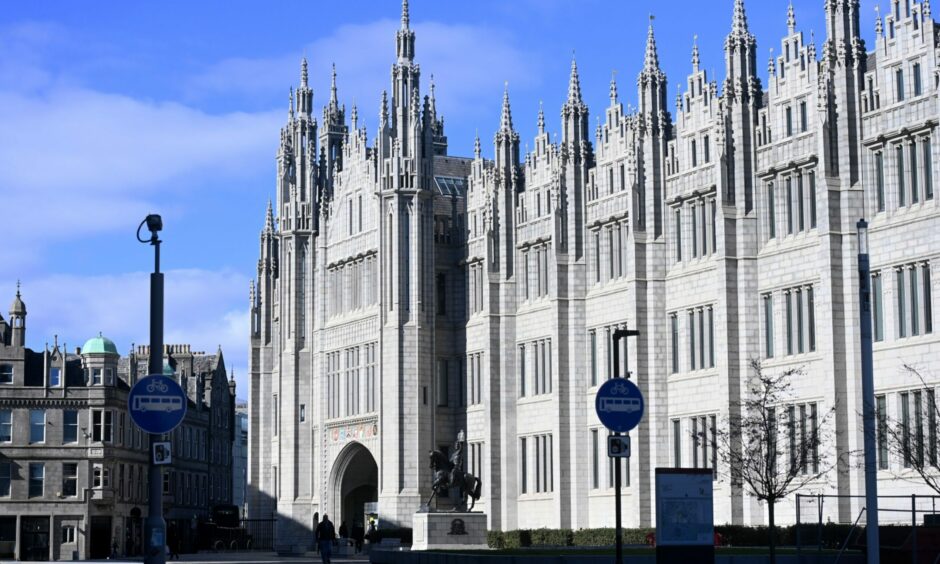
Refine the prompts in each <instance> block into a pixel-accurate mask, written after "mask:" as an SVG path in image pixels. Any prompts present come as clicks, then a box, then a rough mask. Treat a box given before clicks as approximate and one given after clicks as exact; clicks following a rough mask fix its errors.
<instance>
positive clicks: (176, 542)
mask: <svg viewBox="0 0 940 564" xmlns="http://www.w3.org/2000/svg"><path fill="white" fill-rule="evenodd" d="M167 545H168V546H169V548H170V555H169V556H170V558H169V559H170V560H174V559H175V560H179V559H180V539H179V534H177V530H176V523H173V524H171V525H170V530H169V531H168V532H167Z"/></svg>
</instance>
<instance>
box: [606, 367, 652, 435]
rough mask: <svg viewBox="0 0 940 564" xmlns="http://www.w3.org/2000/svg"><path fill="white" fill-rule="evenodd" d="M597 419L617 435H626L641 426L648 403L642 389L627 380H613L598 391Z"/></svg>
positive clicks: (608, 381)
mask: <svg viewBox="0 0 940 564" xmlns="http://www.w3.org/2000/svg"><path fill="white" fill-rule="evenodd" d="M594 409H595V411H597V418H598V419H600V420H601V423H603V424H604V426H605V427H607V428H608V429H610V430H611V431H613V432H615V433H626V432H628V431H629V430H630V429H633V428H634V427H636V426H637V425H639V424H640V420H641V419H643V412H644V411H645V409H646V403H645V402H644V401H643V394H642V393H641V392H640V388H637V387H636V384H634V383H633V382H632V381H630V380H627V379H626V378H611V379H610V380H607V381H606V382H604V384H603V385H601V387H600V388H598V390H597V396H596V397H595V398H594Z"/></svg>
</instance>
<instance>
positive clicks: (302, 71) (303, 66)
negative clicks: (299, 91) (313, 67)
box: [300, 56, 307, 88]
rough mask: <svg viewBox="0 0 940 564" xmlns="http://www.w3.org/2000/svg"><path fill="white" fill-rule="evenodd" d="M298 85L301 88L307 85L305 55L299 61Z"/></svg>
mask: <svg viewBox="0 0 940 564" xmlns="http://www.w3.org/2000/svg"><path fill="white" fill-rule="evenodd" d="M300 86H301V87H302V88H306V87H307V57H306V56H304V58H303V59H302V60H301V61H300Z"/></svg>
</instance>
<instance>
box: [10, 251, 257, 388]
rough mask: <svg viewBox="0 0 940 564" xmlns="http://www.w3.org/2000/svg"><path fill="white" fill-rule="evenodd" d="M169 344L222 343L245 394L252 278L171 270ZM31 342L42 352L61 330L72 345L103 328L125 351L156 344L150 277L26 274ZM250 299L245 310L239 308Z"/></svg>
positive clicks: (210, 346) (210, 348)
mask: <svg viewBox="0 0 940 564" xmlns="http://www.w3.org/2000/svg"><path fill="white" fill-rule="evenodd" d="M165 286H166V292H165V302H164V303H165V305H164V329H165V330H164V335H165V336H164V342H166V343H188V344H191V345H192V346H193V348H194V350H201V351H205V352H207V353H214V352H215V351H216V348H217V347H218V346H221V347H222V352H223V354H224V355H225V361H226V366H227V367H228V369H229V370H230V371H231V370H232V369H234V370H235V373H236V377H237V383H238V394H239V396H240V397H247V393H248V388H247V375H248V373H247V366H248V335H249V332H248V331H249V326H248V279H247V277H245V276H244V275H242V274H240V273H237V272H235V271H231V270H219V271H212V270H199V269H185V270H170V271H167V272H166V273H165ZM14 288H15V282H14V281H13V280H0V303H5V302H6V301H7V300H8V299H12V297H13V292H14V291H15V290H14ZM22 292H23V300H24V301H25V303H26V307H27V311H28V315H27V318H26V321H27V332H26V337H27V345H28V346H30V347H31V348H33V349H41V348H42V346H43V345H44V344H45V343H46V342H52V340H53V338H54V336H55V335H58V338H59V343H63V342H67V344H68V347H69V349H70V350H74V348H75V347H76V346H81V345H82V344H83V343H84V341H85V340H86V339H88V338H90V337H93V336H94V335H97V334H98V332H99V331H100V332H102V333H103V334H104V335H105V336H106V337H108V338H110V339H111V340H113V341H114V342H115V344H117V346H118V351H119V352H121V354H127V352H128V351H129V350H130V347H131V344H132V343H135V344H138V345H143V344H148V343H149V342H150V333H149V332H150V325H149V323H150V322H149V319H150V309H149V307H150V306H149V304H150V301H149V300H150V275H149V273H146V272H127V273H120V274H106V275H98V276H78V275H68V274H51V275H48V276H42V277H36V278H31V279H27V280H25V281H24V284H23V289H22ZM242 304H244V307H241V305H242Z"/></svg>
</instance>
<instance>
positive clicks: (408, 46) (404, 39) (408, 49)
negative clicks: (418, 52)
mask: <svg viewBox="0 0 940 564" xmlns="http://www.w3.org/2000/svg"><path fill="white" fill-rule="evenodd" d="M395 39H396V49H397V52H398V62H399V63H403V62H410V61H413V60H414V57H415V32H414V31H413V30H412V29H411V18H410V17H409V15H408V0H402V3H401V29H399V30H398V33H396V34H395Z"/></svg>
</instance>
